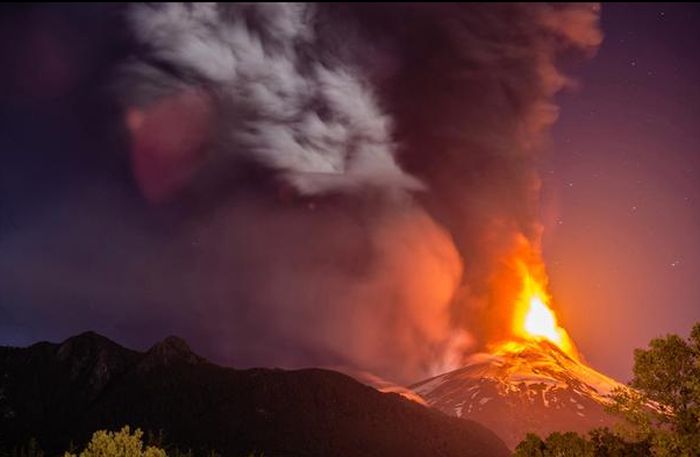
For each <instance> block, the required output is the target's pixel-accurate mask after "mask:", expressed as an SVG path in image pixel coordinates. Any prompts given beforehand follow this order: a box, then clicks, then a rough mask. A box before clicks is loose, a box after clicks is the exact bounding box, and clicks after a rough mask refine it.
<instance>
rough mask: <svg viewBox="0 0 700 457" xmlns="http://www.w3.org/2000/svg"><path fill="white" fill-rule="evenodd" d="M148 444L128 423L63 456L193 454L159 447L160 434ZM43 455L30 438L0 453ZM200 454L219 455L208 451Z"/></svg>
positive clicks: (188, 456)
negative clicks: (23, 443) (21, 444)
mask: <svg viewBox="0 0 700 457" xmlns="http://www.w3.org/2000/svg"><path fill="white" fill-rule="evenodd" d="M148 442H149V443H155V444H144V440H143V432H142V431H141V429H138V428H137V429H136V430H134V432H133V433H132V432H131V429H130V428H129V426H128V425H127V426H124V427H122V429H121V430H119V431H118V432H111V431H107V430H98V431H96V432H95V433H93V435H92V438H91V439H90V441H89V442H88V443H87V444H86V445H85V448H84V449H83V450H82V451H77V450H75V449H70V450H68V451H66V452H65V453H64V454H63V457H194V454H193V452H192V450H187V451H184V452H183V451H182V450H180V449H178V448H169V449H168V450H167V452H166V450H165V449H164V448H163V447H161V446H163V444H162V443H163V434H162V433H161V434H158V435H154V434H152V433H149V436H148ZM71 447H72V446H71ZM5 456H7V457H45V454H44V451H42V450H41V448H40V447H39V445H38V444H37V442H36V440H34V439H31V440H29V442H28V443H27V445H26V446H20V447H18V448H15V449H13V450H12V451H10V452H4V453H3V452H0V457H5ZM204 457H222V456H221V454H219V453H218V452H216V451H214V450H211V451H209V452H208V453H207V454H206V455H205V456H204ZM247 457H263V455H262V454H260V455H256V454H249V455H248V456H247Z"/></svg>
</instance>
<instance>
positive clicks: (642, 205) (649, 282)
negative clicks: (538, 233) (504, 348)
mask: <svg viewBox="0 0 700 457" xmlns="http://www.w3.org/2000/svg"><path fill="white" fill-rule="evenodd" d="M602 28H603V32H604V34H605V38H604V41H603V44H602V46H601V48H600V50H599V52H598V54H597V56H596V57H595V58H594V59H592V60H591V61H589V62H586V64H585V65H583V66H582V67H581V68H580V71H577V72H576V74H577V76H578V78H579V80H580V81H581V86H580V88H579V90H578V91H576V92H573V93H568V94H565V95H563V96H561V97H560V102H561V117H560V120H559V122H558V123H557V124H555V126H554V128H553V136H554V139H553V143H554V144H553V145H552V149H553V151H554V152H553V155H552V156H551V161H550V163H549V164H548V165H547V166H545V167H543V170H544V173H543V175H544V177H545V180H546V184H545V192H546V194H547V197H548V198H549V199H550V200H551V204H552V206H551V208H552V209H551V213H550V214H547V215H546V217H545V219H546V229H545V245H546V257H547V260H548V267H549V270H550V276H551V281H552V289H553V291H554V296H555V297H556V299H557V302H558V304H559V306H560V307H561V309H562V311H563V314H564V317H563V318H564V321H565V323H566V326H567V328H568V329H569V331H570V332H571V333H572V334H573V336H574V338H575V339H576V341H577V342H578V343H579V345H580V347H581V349H582V351H583V352H584V354H585V355H586V356H587V358H588V360H589V361H590V362H591V363H592V364H593V366H595V367H596V368H599V369H601V370H602V371H604V372H606V373H610V374H611V375H613V376H617V377H618V378H620V379H627V378H628V377H629V374H630V371H631V368H632V362H633V360H632V356H631V352H632V349H633V348H635V347H642V346H644V345H646V343H647V342H648V340H649V339H650V338H652V337H655V336H660V335H663V334H666V333H669V332H672V333H678V334H681V335H687V334H688V332H689V330H690V328H691V326H692V324H693V323H694V322H697V321H699V320H700V288H699V287H698V286H697V276H698V274H700V238H698V234H699V233H700V179H699V177H700V155H699V152H700V86H699V85H698V81H700V64H699V63H698V59H697V46H698V43H700V7H699V6H698V5H677V4H676V5H674V4H663V5H654V4H644V5H634V4H624V5H615V4H611V5H604V6H603V8H602Z"/></svg>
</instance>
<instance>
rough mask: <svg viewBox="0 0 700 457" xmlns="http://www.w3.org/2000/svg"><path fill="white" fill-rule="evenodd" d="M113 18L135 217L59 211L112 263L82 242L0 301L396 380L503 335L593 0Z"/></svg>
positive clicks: (88, 206) (287, 362)
mask: <svg viewBox="0 0 700 457" xmlns="http://www.w3.org/2000/svg"><path fill="white" fill-rule="evenodd" d="M125 17H126V21H127V24H128V28H129V30H130V37H131V39H132V40H133V41H134V43H133V46H132V50H131V52H130V53H129V56H128V58H126V59H124V60H123V61H122V63H121V65H120V68H119V71H118V72H117V74H115V75H112V77H111V80H112V83H111V85H112V89H113V90H112V93H113V94H116V96H117V97H118V99H119V100H120V103H121V107H122V108H121V113H120V116H121V118H120V120H119V122H120V124H121V125H123V126H124V130H125V133H126V136H127V137H128V140H127V141H126V144H127V149H128V153H126V154H125V155H123V156H121V157H122V158H123V160H124V161H128V163H129V173H130V175H131V176H133V186H134V187H135V188H137V189H138V191H139V195H140V198H142V201H143V206H142V207H140V208H138V210H136V209H134V208H133V207H132V206H130V205H122V206H120V205H119V201H120V200H119V199H118V198H116V197H113V196H112V195H113V193H114V192H116V191H114V192H113V190H109V191H105V192H108V193H109V195H110V197H109V198H107V200H109V201H110V202H111V209H110V210H105V209H104V207H103V205H102V204H101V203H99V202H98V201H96V198H95V197H90V196H88V197H85V196H81V197H76V198H74V199H70V200H69V201H68V203H65V205H67V206H69V207H77V208H79V209H78V210H76V211H78V212H85V211H93V210H95V211H97V216H98V217H95V218H94V219H95V220H94V221H93V222H89V223H86V224H87V225H86V227H84V230H81V232H80V233H81V234H82V235H83V236H82V237H83V238H85V234H87V235H88V237H89V236H92V237H93V238H94V237H95V234H97V233H109V234H110V243H112V244H113V245H117V247H118V249H117V248H115V249H112V248H110V247H104V246H101V245H100V246H93V248H94V249H93V250H92V251H90V252H91V253H92V255H96V256H99V257H100V258H101V259H102V260H101V262H104V264H102V267H103V268H102V269H99V268H98V269H97V270H95V269H91V270H90V271H85V268H84V267H81V266H79V265H77V264H73V265H71V264H66V263H65V262H63V263H60V262H57V263H53V264H52V263H51V262H48V261H46V260H44V261H42V262H40V263H41V265H42V267H43V270H40V274H39V275H38V276H40V278H38V279H37V278H32V279H31V280H30V279H27V277H26V276H23V274H22V273H21V272H19V273H15V274H13V275H12V280H13V284H15V286H14V287H15V289H20V288H21V284H23V283H24V284H26V283H27V282H28V281H35V284H36V283H37V281H38V283H40V284H42V287H40V288H39V289H40V292H32V294H34V295H37V294H38V296H39V297H43V296H56V295H57V294H58V295H62V296H79V299H77V300H75V302H76V303H82V305H74V307H73V308H72V309H74V312H75V314H79V315H81V316H83V317H82V319H84V320H85V322H86V325H90V323H94V322H96V321H100V320H102V321H105V320H110V321H116V322H119V326H118V327H115V328H116V330H115V332H117V333H121V334H125V335H133V334H135V333H139V330H138V329H139V326H142V327H143V328H148V329H157V330H158V331H161V332H162V331H166V332H167V333H172V332H177V333H182V334H183V336H185V337H187V338H189V339H191V340H193V341H194V346H195V347H199V348H203V351H204V352H205V353H206V355H207V356H209V357H210V358H213V359H215V360H218V361H223V362H226V363H231V364H233V365H236V366H248V365H264V366H282V367H299V366H311V365H326V366H331V365H332V366H344V367H349V368H355V369H361V370H366V371H370V372H373V373H376V374H378V375H381V376H384V377H387V378H389V379H392V380H394V381H398V382H407V383H408V382H411V381H415V380H417V379H420V378H421V377H425V376H427V375H428V374H431V373H433V372H436V371H440V370H445V369H449V368H453V367H455V366H456V365H458V364H459V362H460V358H461V356H462V355H463V354H464V353H466V352H468V351H471V350H475V349H477V348H478V347H479V346H481V345H483V344H486V343H487V342H488V341H490V340H492V339H494V338H497V337H499V336H502V335H501V333H503V332H504V331H508V329H509V325H508V324H505V323H504V320H505V319H507V317H506V316H507V315H508V312H509V311H510V310H509V308H508V304H507V302H508V297H507V296H505V297H504V296H502V294H500V295H499V292H498V291H496V290H494V284H495V282H494V281H496V279H497V278H504V277H505V278H506V279H505V280H506V281H507V280H509V279H508V270H507V268H505V269H504V262H505V260H506V259H508V258H509V257H510V256H512V255H513V253H514V252H517V251H520V250H523V251H524V254H523V255H529V256H534V257H535V258H537V257H538V246H539V238H540V236H541V233H540V231H541V230H540V228H539V227H540V225H539V223H538V217H539V207H538V206H539V179H538V176H537V161H538V158H539V156H540V154H541V152H542V151H543V150H544V149H545V146H546V130H547V127H548V126H550V125H551V124H552V123H553V122H554V121H555V120H556V117H557V108H556V106H555V105H554V103H553V97H554V95H555V94H556V93H557V91H559V90H561V89H563V88H565V87H567V86H568V85H570V81H569V80H568V79H567V78H566V77H565V76H564V75H562V74H561V72H560V71H559V70H558V69H557V66H556V65H557V62H558V59H560V58H568V57H572V56H573V57H580V56H586V55H591V54H592V53H593V52H594V51H595V49H596V47H597V45H598V44H599V43H600V41H601V34H600V31H599V29H598V7H597V6H595V5H583V4H575V5H548V4H527V5H525V4H498V5H487V4H482V5H479V4H477V5H473V4H472V5H455V4H438V5H415V4H398V5H351V4H347V5H302V4H260V5H254V4H249V5H214V4H192V5H185V4H163V5H134V6H130V7H128V10H127V11H126V16H125ZM97 200H100V199H99V198H97ZM102 200H103V201H104V200H105V199H102ZM144 220H145V221H147V222H144ZM115 221H119V223H117V224H115ZM69 238H70V237H69ZM81 243H82V241H80V240H73V239H71V240H70V242H69V243H68V245H70V246H71V247H75V246H81V245H82V244H81ZM13 245H14V246H17V245H21V237H20V242H18V241H17V240H15V241H14V242H13ZM17 249H19V248H17ZM95 253H97V254H95ZM31 258H32V257H31V256H29V257H28V260H26V262H28V263H31V262H32V260H31ZM536 260H537V259H536ZM41 271H43V272H44V274H41ZM54 271H58V272H59V273H60V277H61V280H60V281H57V280H56V279H55V278H56V274H54V273H53V272H54ZM113 278H118V280H117V281H114V282H113V281H111V279H113ZM511 279H512V278H511ZM500 280H501V279H499V281H500ZM18 284H19V286H18ZM14 293H15V294H17V295H22V293H23V292H21V291H19V292H17V291H14ZM34 298H35V299H36V297H34ZM86 303H90V305H89V306H88V305H86ZM94 303H99V304H100V305H99V309H98V310H97V311H96V310H94V308H93V306H94V305H93V304H94ZM115 303H118V306H115ZM85 316H87V317H85ZM171 330H172V331H171Z"/></svg>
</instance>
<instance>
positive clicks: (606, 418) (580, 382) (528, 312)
mask: <svg viewBox="0 0 700 457" xmlns="http://www.w3.org/2000/svg"><path fill="white" fill-rule="evenodd" d="M514 263H515V265H517V268H516V271H517V272H518V273H517V274H518V275H519V283H520V292H519V293H518V294H517V300H516V303H515V305H514V308H513V309H514V313H513V322H512V335H511V337H510V339H507V340H504V341H500V342H498V343H496V344H493V345H491V346H490V347H489V349H488V351H487V352H481V353H476V354H472V355H471V356H469V357H468V358H467V359H466V361H465V363H464V364H463V366H462V367H461V368H459V369H456V370H454V371H451V372H448V373H444V374H441V375H439V376H436V377H433V378H431V379H427V380H425V381H422V382H419V383H417V384H415V385H414V386H412V388H413V390H414V391H415V392H417V393H418V394H419V395H421V396H422V397H423V398H424V399H425V400H426V402H427V403H428V404H429V405H431V406H433V407H435V408H437V409H439V410H441V411H443V412H444V413H446V414H448V415H452V416H457V417H463V418H468V419H472V420H476V421H478V422H481V423H483V424H484V425H486V426H488V427H490V428H491V429H492V430H494V431H496V433H498V434H499V435H500V437H501V438H502V439H503V440H504V441H505V442H506V443H507V444H508V445H509V446H511V447H515V445H516V444H517V443H518V442H519V441H520V440H521V439H522V438H523V437H524V435H525V434H526V433H527V432H535V433H538V434H539V435H541V436H546V435H548V434H549V433H551V432H554V431H562V430H564V431H567V430H573V431H577V432H586V431H588V430H590V429H592V428H594V427H600V426H610V425H612V424H613V423H614V421H615V419H614V417H613V416H610V415H609V414H608V413H606V412H605V410H604V406H605V405H606V403H607V402H608V399H607V395H609V394H610V393H611V392H612V390H613V389H615V388H618V387H623V385H622V384H620V383H618V382H617V381H615V380H613V379H611V378H609V377H607V376H605V375H603V374H601V373H599V372H597V371H596V370H594V369H593V368H591V367H589V366H588V365H586V363H585V362H584V361H583V360H582V358H581V356H580V354H579V353H578V351H577V349H576V346H575V345H574V342H573V340H572V339H571V338H570V337H569V335H568V333H567V332H566V330H564V328H562V327H561V326H560V324H559V323H558V321H557V317H556V315H555V313H554V311H553V310H552V308H550V305H549V304H550V300H551V299H550V296H549V294H548V293H547V291H546V278H545V277H543V275H539V276H538V275H535V274H533V271H534V270H533V269H532V268H528V266H527V263H526V262H525V261H521V260H518V261H516V262H514ZM535 270H536V271H538V272H540V271H544V268H543V267H541V265H538V268H536V269H535Z"/></svg>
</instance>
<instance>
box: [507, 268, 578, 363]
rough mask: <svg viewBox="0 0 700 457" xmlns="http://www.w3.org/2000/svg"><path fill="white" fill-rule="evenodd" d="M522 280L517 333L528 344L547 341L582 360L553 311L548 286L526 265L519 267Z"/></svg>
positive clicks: (517, 305) (515, 331)
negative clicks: (533, 341) (546, 288)
mask: <svg viewBox="0 0 700 457" xmlns="http://www.w3.org/2000/svg"><path fill="white" fill-rule="evenodd" d="M519 269H520V273H521V278H522V285H521V289H520V294H519V296H518V299H517V303H516V306H515V313H514V318H513V333H514V334H515V335H516V336H518V337H521V338H523V339H525V340H538V341H541V340H546V341H549V342H550V343H552V344H554V345H556V346H557V347H559V349H561V350H562V351H564V352H565V353H566V354H568V355H570V356H572V357H574V358H578V356H577V351H576V348H575V347H574V344H573V342H572V341H571V338H569V335H568V333H566V330H564V329H563V328H562V327H560V326H559V323H558V322H557V316H556V315H555V314H554V311H553V310H552V309H551V308H550V306H549V303H550V297H549V295H548V294H547V292H546V291H545V285H544V284H543V283H542V282H538V281H537V279H536V278H535V277H534V276H533V275H532V274H531V273H530V270H529V269H528V268H527V265H525V263H524V262H520V263H519Z"/></svg>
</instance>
